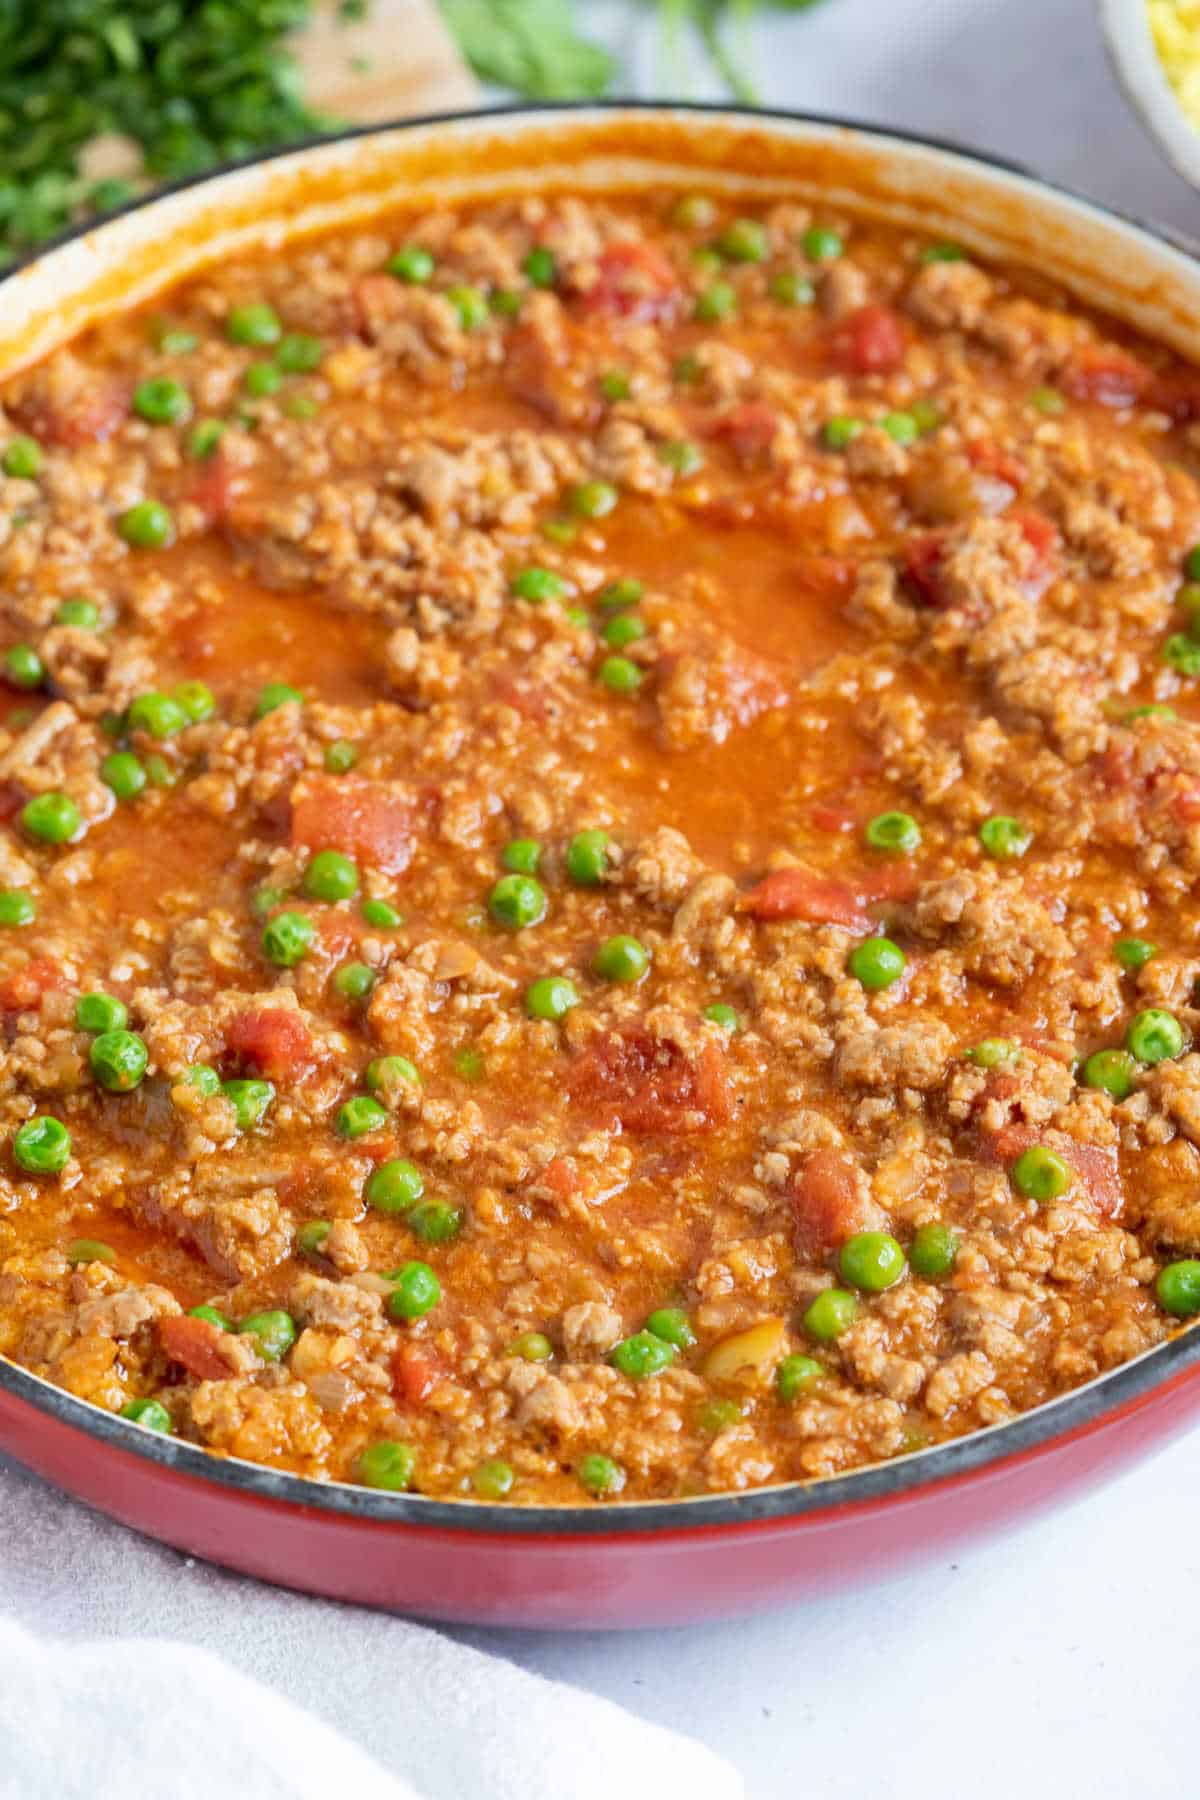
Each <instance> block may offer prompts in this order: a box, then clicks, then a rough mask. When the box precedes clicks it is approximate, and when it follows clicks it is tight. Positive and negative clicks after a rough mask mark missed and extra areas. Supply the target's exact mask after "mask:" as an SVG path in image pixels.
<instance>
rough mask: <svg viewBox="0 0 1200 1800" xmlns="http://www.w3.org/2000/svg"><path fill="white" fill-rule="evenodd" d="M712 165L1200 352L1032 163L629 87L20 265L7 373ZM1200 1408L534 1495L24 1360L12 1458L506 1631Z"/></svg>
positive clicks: (916, 1533)
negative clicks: (369, 260)
mask: <svg viewBox="0 0 1200 1800" xmlns="http://www.w3.org/2000/svg"><path fill="white" fill-rule="evenodd" d="M700 182H702V183H703V185H704V186H705V188H706V189H708V190H710V191H713V192H717V191H721V192H724V193H728V194H738V195H744V196H745V197H746V198H747V199H772V198H778V197H781V196H785V195H787V196H792V197H797V198H800V199H808V198H815V197H819V196H823V197H825V198H826V199H827V200H830V201H832V202H833V203H835V204H836V205H838V206H839V207H841V206H851V207H855V208H857V209H858V210H860V211H862V212H864V213H866V214H868V215H870V216H873V217H875V218H879V219H883V220H887V221H891V222H893V223H899V224H908V225H913V226H919V227H920V229H921V231H922V232H923V233H924V234H925V235H945V236H948V237H953V238H954V239H956V240H958V241H960V242H963V243H965V244H967V245H969V246H971V247H972V248H975V249H976V250H978V251H979V252H980V253H982V254H985V255H988V256H990V257H992V258H999V259H1001V260H1011V261H1016V262H1022V263H1025V264H1027V265H1032V266H1034V267H1036V268H1038V269H1041V270H1043V271H1045V272H1046V273H1047V274H1048V275H1050V276H1052V277H1054V278H1055V279H1057V280H1059V281H1061V282H1063V283H1064V284H1065V285H1066V286H1067V287H1068V288H1069V289H1071V290H1072V291H1073V292H1074V293H1075V294H1076V295H1077V296H1078V297H1079V298H1080V299H1082V300H1084V301H1086V302H1088V303H1089V304H1091V305H1094V306H1099V307H1101V308H1103V309H1104V310H1106V311H1108V312H1110V313H1112V314H1114V315H1116V316H1117V317H1119V318H1122V319H1124V320H1125V321H1126V322H1127V323H1129V324H1130V325H1131V326H1133V327H1135V328H1136V329H1137V330H1139V331H1142V332H1145V333H1147V334H1149V335H1151V336H1156V337H1159V338H1161V339H1163V340H1165V341H1166V342H1168V343H1170V344H1171V345H1172V346H1173V347H1174V348H1175V349H1177V350H1179V351H1181V352H1182V353H1183V354H1185V355H1186V354H1188V352H1189V350H1190V348H1191V347H1192V346H1194V345H1195V344H1196V343H1198V342H1200V265H1197V263H1196V262H1194V261H1193V260H1192V258H1191V257H1190V256H1189V255H1188V254H1187V253H1186V252H1184V251H1183V250H1181V249H1180V248H1179V247H1177V246H1176V245H1173V244H1171V243H1168V242H1166V241H1165V240H1164V239H1163V238H1162V237H1161V236H1158V235H1156V234H1155V233H1154V232H1152V231H1151V230H1149V229H1147V228H1146V227H1144V226H1141V225H1137V224H1135V223H1132V222H1130V221H1127V220H1124V219H1120V218H1118V217H1116V216H1114V215H1113V214H1111V213H1108V212H1105V211H1103V210H1102V209H1101V208H1098V207H1096V206H1093V205H1090V204H1088V203H1086V202H1084V201H1082V200H1079V199H1077V198H1075V197H1074V196H1072V195H1069V194H1065V193H1063V192H1061V191H1060V190H1058V189H1056V188H1053V187H1050V186H1048V185H1046V184H1044V183H1041V182H1038V181H1036V180H1034V179H1033V178H1031V177H1030V176H1028V175H1026V174H1024V173H1022V172H1021V171H1019V170H1016V169H1013V168H1010V167H1008V166H1006V165H1002V164H997V163H994V162H988V161H985V160H983V159H980V158H977V157H973V156H969V155H966V154H964V153H962V152H961V151H957V150H954V149H950V148H947V147H945V146H943V145H939V144H933V143H928V142H924V141H921V140H918V139H914V138H907V137H901V136H897V135H895V134H885V133H882V132H875V131H870V130H867V129H865V128H862V127H859V126H854V125H849V124H844V123H841V122H837V121H832V120H824V119H800V118H794V117H790V116H785V115H778V114H762V113H750V112H739V111H737V110H724V109H721V110H715V109H708V108H695V107H686V108H685V107H666V106H649V107H636V106H629V105H624V104H623V105H620V106H616V107H611V108H605V107H600V108H592V107H589V108H586V109H565V110H558V109H552V108H538V109H522V110H515V111H510V112H503V113H485V114H470V115H464V116H459V117H451V118H439V119H426V120H418V121H415V122H412V123H406V124H403V125H399V126H392V127H386V128H382V129H375V128H372V129H370V130H367V131H363V132H357V133H350V134H347V135H346V136H343V137H340V138H337V139H333V140H330V141H326V142H322V143H320V144H317V145H312V146H309V147H306V148H302V149H300V150H296V151H291V152H288V153H286V154H284V155H280V156H274V157H267V158H264V159H262V160H261V161H258V162H255V163H252V164H248V165H244V166H239V167H238V168H235V169H230V170H227V171H225V172H223V173H219V174H216V175H212V176H209V177H206V178H205V179H203V180H201V181H197V182H192V183H188V184H185V185H183V186H181V187H178V188H175V189H172V190H169V191H168V192H166V193H164V194H162V195H159V196H157V197H155V198H153V199H150V200H148V201H145V202H143V203H142V204H140V205H137V206H134V207H132V208H130V209H129V210H127V211H126V212H123V213H121V214H119V215H118V216H117V217H115V218H113V219H112V220H110V221H109V222H107V223H106V224H104V225H101V226H98V227H96V228H94V229H90V230H87V231H84V232H79V233H76V234H75V235H73V236H72V237H70V238H68V239H67V240H66V241H65V242H63V243H60V244H58V245H57V246H55V247H54V248H52V249H50V250H48V251H46V252H45V254H43V255H41V256H39V257H38V258H37V259H36V260H35V261H33V262H32V263H30V264H28V265H26V266H25V267H23V268H21V269H19V270H17V271H16V272H14V273H13V274H12V275H10V276H8V277H7V279H5V280H4V282H3V283H2V284H0V295H2V298H3V305H2V306H0V377H3V376H4V375H7V374H9V373H11V372H12V371H13V370H15V369H17V368H19V367H21V366H22V365H23V364H25V363H28V362H30V361H32V360H34V359H36V358H38V357H41V356H43V355H45V354H46V353H47V352H49V351H50V350H52V349H54V348H56V347H57V346H58V345H59V344H61V343H63V342H64V341H65V340H67V339H68V338H70V337H73V336H74V335H75V334H76V333H77V332H78V331H80V330H81V329H83V328H84V327H85V326H86V325H88V324H89V323H91V322H92V321H94V320H95V319H97V318H98V317H101V316H103V315H104V314H105V313H107V312H110V311H112V310H113V309H116V308H119V307H123V306H128V305H131V304H134V303H140V302H142V301H144V300H147V299H149V298H150V297H151V296H152V295H153V294H154V293H155V292H156V291H157V290H159V289H161V288H163V287H164V286H166V285H168V284H170V283H173V282H175V281H177V280H179V279H181V278H182V277H184V276H186V275H187V274H189V273H190V272H192V271H193V270H195V269H197V268H198V267H201V266H203V265H204V264H205V263H210V262H214V261H217V260H226V259H228V258H229V257H230V256H232V255H236V254H237V253H238V252H239V251H241V250H243V249H247V248H251V247H253V248H261V247H262V245H263V244H264V243H282V242H283V241H285V240H286V239H288V238H290V237H293V236H296V235H300V234H305V233H311V232H313V231H319V230H323V229H327V228H330V227H333V226H339V225H345V224H349V223H351V222H353V221H355V220H360V219H364V218H367V217H369V216H370V215H371V214H372V213H374V212H377V211H379V210H380V209H382V208H385V207H389V206H394V205H399V204H403V203H405V202H409V201H414V202H416V203H417V204H419V205H421V206H424V207H428V206H436V205H437V204H438V203H439V202H440V201H443V200H444V201H446V202H447V203H448V204H450V203H453V204H459V203H461V202H463V201H465V200H473V199H476V198H479V197H481V196H484V195H486V194H488V193H493V192H498V191H503V192H511V191H512V190H513V189H521V190H523V191H528V192H535V191H537V190H538V189H539V188H544V187H547V186H554V187H556V188H561V187H562V186H563V185H564V184H567V185H570V186H571V187H573V188H575V189H576V190H577V191H578V192H580V193H581V194H586V193H589V192H596V191H599V190H604V189H611V188H613V187H615V186H622V187H626V188H628V189H630V190H636V189H638V188H645V187H651V188H656V189H662V188H663V187H665V186H670V185H673V184H678V185H680V186H687V187H695V186H696V185H697V184H698V183H700ZM1198 1409H1200V1330H1198V1331H1186V1332H1183V1333H1181V1334H1179V1335H1177V1336H1176V1337H1175V1338H1173V1339H1171V1340H1170V1341H1168V1342H1166V1343H1163V1344H1160V1345H1159V1346H1157V1347H1156V1348H1155V1349H1153V1350H1150V1351H1147V1352H1146V1353H1145V1354H1144V1355H1142V1356H1140V1357H1138V1358H1136V1359H1135V1360H1134V1361H1133V1362H1130V1363H1128V1364H1126V1365H1125V1366H1124V1367H1122V1368H1120V1369H1116V1370H1113V1371H1111V1372H1110V1373H1108V1374H1105V1375H1103V1376H1101V1377H1099V1378H1098V1379H1096V1380H1094V1381H1091V1382H1089V1383H1087V1384H1086V1385H1085V1386H1083V1387H1080V1388H1078V1389H1076V1390H1074V1391H1073V1392H1071V1393H1069V1394H1065V1395H1064V1396H1062V1398H1060V1399H1058V1400H1055V1401H1053V1402H1051V1403H1049V1404H1048V1405H1045V1406H1042V1407H1039V1408H1038V1409H1037V1410H1036V1411H1034V1412H1031V1413H1028V1414H1026V1415H1024V1416H1023V1417H1020V1418H1017V1419H1013V1420H1011V1421H1009V1422H1008V1423H1006V1424H1003V1425H997V1426H993V1427H991V1428H990V1429H988V1430H986V1431H980V1432H977V1433H975V1434H974V1435H973V1436H970V1437H966V1438H963V1439H961V1440H959V1441H957V1442H954V1443H950V1444H945V1445H941V1446H939V1447H937V1448H934V1449H929V1450H923V1451H919V1452H917V1453H916V1454H913V1455H910V1456H906V1457H902V1458H899V1459H897V1460H896V1461H894V1462H889V1463H883V1464H879V1465H877V1466H876V1467H873V1468H869V1469H863V1470H859V1471H857V1472H855V1473H853V1474H848V1475H842V1476H837V1477H834V1478H832V1479H829V1480H825V1481H820V1482H812V1483H791V1484H786V1485H781V1486H777V1487H771V1488H765V1489H757V1490H754V1491H751V1492H747V1493H738V1494H727V1495H717V1496H712V1497H708V1498H700V1499H694V1500H674V1501H666V1502H652V1503H648V1504H634V1503H631V1504H627V1505H626V1504H598V1503H595V1502H592V1503H588V1504H586V1505H580V1506H573V1507H523V1506H511V1507H510V1506H497V1505H488V1504H485V1503H482V1502H478V1501H466V1500H464V1501H460V1502H446V1501H438V1500H427V1499H424V1498H422V1497H421V1496H420V1495H415V1494H401V1495H393V1494H386V1493H379V1492H375V1491H370V1490H367V1489H364V1488H357V1487H351V1486H339V1485H335V1484H332V1483H322V1482H315V1481H309V1480H305V1479H302V1478H300V1477H297V1476H293V1475H285V1474H280V1473H277V1472H275V1471H273V1470H270V1469H266V1468H261V1467H258V1466H256V1465H254V1464H250V1463H244V1462H238V1461H234V1460H229V1459H222V1458H219V1457H216V1456H212V1455H210V1454H208V1453H207V1452H205V1451H203V1450H200V1449H197V1448H196V1447H195V1446H194V1445H191V1444H187V1443H182V1442H180V1441H178V1440H175V1439H168V1438H162V1437H158V1436H156V1435H155V1434H153V1433H151V1432H148V1431H145V1430H143V1429H141V1428H140V1427H138V1426H136V1425H133V1424H130V1423H128V1422H126V1421H124V1420H122V1419H119V1418H115V1417H113V1416H111V1415H109V1414H108V1413H105V1412H102V1411H100V1410H98V1409H97V1408H95V1407H93V1406H90V1405H88V1404H87V1403H85V1402H83V1401H81V1400H77V1399H75V1398H74V1397H73V1396H71V1395H70V1394H67V1393H64V1392H62V1391H61V1390H59V1389H56V1388H54V1387H51V1386H50V1385H49V1384H48V1383H46V1382H44V1381H42V1380H40V1379H38V1378H37V1377H35V1376H32V1375H29V1374H27V1373H26V1372H25V1371H24V1370H23V1369H19V1368H17V1367H15V1366H13V1365H12V1364H10V1363H6V1362H4V1361H3V1360H0V1449H2V1450H4V1451H6V1452H8V1453H9V1454H11V1455H12V1456H14V1457H16V1458H17V1459H18V1460H19V1461H21V1462H23V1463H25V1464H27V1465H28V1466H29V1467H30V1468H31V1469H34V1470H36V1471H37V1472H38V1473H39V1474H40V1475H43V1476H45V1477H46V1478H47V1479H48V1480H50V1481H52V1482H54V1483H56V1484H57V1485H58V1486H59V1487H61V1488H64V1489H66V1490H67V1491H68V1492H70V1493H72V1494H75V1495H77V1496H78V1497H79V1498H80V1499H81V1500H84V1501H86V1502H88V1503H89V1504H90V1505H92V1506H95V1507H97V1508H99V1509H100V1510H101V1511H102V1512H105V1513H108V1514H110V1515H111V1516H112V1517H113V1518H115V1519H118V1520H120V1521H122V1522H123V1523H124V1524H126V1525H130V1526H132V1527H133V1528H134V1529H135V1530H137V1531H141V1532H144V1533H146V1534H147V1535H149V1536H151V1537H155V1538H159V1539H161V1540H162V1541H163V1542H164V1543H168V1544H173V1545H175V1546H176V1547H177V1548H179V1549H180V1550H184V1551H187V1552H189V1553H190V1554H192V1555H195V1556H202V1557H206V1558H208V1559H210V1560H211V1561H213V1562H217V1563H223V1564H225V1565H227V1566H228V1567H230V1568H234V1569H239V1570H242V1571H244V1572H245V1573H247V1574H250V1575H256V1576H259V1577H261V1578H262V1579H264V1580H267V1581H273V1582H278V1583H281V1584H283V1585H285V1586H287V1587H293V1588H301V1589H306V1590H308V1591H309V1592H312V1593H317V1594H327V1595H331V1596H333V1597H335V1598H338V1599H343V1600H354V1601H358V1602H361V1603H363V1604H366V1605H371V1606H384V1607H391V1608H395V1609H397V1610H401V1611H404V1612H409V1613H415V1614H420V1615H423V1616H426V1617H430V1618H441V1619H458V1620H471V1621H475V1622H478V1623H483V1624H488V1625H532V1626H592V1627H595V1626H615V1625H633V1624H659V1623H671V1622H681V1621H686V1620H691V1619H699V1618H704V1617H711V1616H720V1615H728V1614H733V1613H744V1612H748V1611H750V1610H752V1609H753V1608H755V1607H758V1606H765V1605H767V1604H769V1603H771V1602H777V1601H778V1602H782V1601H785V1600H787V1599H790V1598H795V1597H797V1596H800V1595H803V1594H804V1593H806V1592H812V1591H816V1590H820V1589H828V1588H830V1587H834V1586H836V1585H838V1584H839V1583H849V1582H855V1581H862V1580H864V1579H867V1578H869V1577H872V1576H874V1575H876V1574H879V1573H881V1572H883V1571H885V1570H889V1569H897V1568H901V1567H904V1566H907V1565H909V1564H911V1563H912V1562H914V1561H916V1560H918V1559H920V1558H921V1557H923V1556H925V1555H928V1554H931V1553H934V1552H936V1553H937V1554H939V1555H944V1554H945V1553H946V1552H947V1551H948V1550H949V1549H950V1547H951V1546H953V1545H954V1544H956V1543H958V1542H960V1541H961V1540H963V1539H965V1538H968V1537H972V1536H976V1535H978V1534H980V1533H983V1532H985V1531H989V1530H994V1529H997V1528H1000V1527H1002V1526H1004V1525H1005V1524H1007V1523H1009V1522H1013V1523H1015V1522H1017V1521H1022V1520H1024V1519H1026V1518H1027V1517H1028V1516H1029V1515H1030V1514H1031V1513H1033V1512H1035V1511H1037V1510H1039V1509H1042V1508H1045V1507H1048V1506H1051V1505H1057V1504H1059V1503H1060V1502H1064V1501H1066V1500H1068V1499H1069V1498H1071V1497H1072V1496H1073V1495H1076V1494H1078V1493H1080V1492H1081V1491H1082V1490H1083V1489H1085V1488H1086V1487H1089V1486H1091V1485H1094V1484H1095V1483H1097V1482H1099V1481H1101V1480H1103V1479H1106V1478H1107V1477H1109V1476H1111V1475H1115V1474H1116V1473H1117V1472H1118V1471H1120V1470H1121V1469H1123V1468H1124V1467H1125V1466H1126V1465H1127V1464H1129V1463H1131V1462H1132V1461H1134V1460H1135V1459H1136V1458H1138V1457H1140V1456H1144V1455H1146V1454H1147V1453H1148V1452H1149V1451H1150V1450H1152V1449H1153V1448H1154V1447H1156V1446H1157V1445H1160V1444H1162V1443H1164V1442H1165V1441H1166V1440H1167V1439H1168V1438H1169V1437H1170V1436H1172V1435H1173V1434H1174V1433H1176V1432H1178V1431H1180V1430H1181V1429H1183V1428H1184V1427H1185V1426H1186V1425H1187V1424H1188V1423H1189V1422H1190V1420H1191V1419H1192V1417H1193V1415H1194V1414H1195V1413H1196V1412H1197V1410H1198Z"/></svg>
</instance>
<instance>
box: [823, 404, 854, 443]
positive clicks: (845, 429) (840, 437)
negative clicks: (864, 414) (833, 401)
mask: <svg viewBox="0 0 1200 1800" xmlns="http://www.w3.org/2000/svg"><path fill="white" fill-rule="evenodd" d="M861 430H862V420H861V419H852V418H851V417H850V415H849V414H848V413H835V414H834V416H833V418H832V419H826V421H825V424H824V426H823V427H822V429H821V437H822V439H823V440H824V443H825V447H826V449H827V450H844V449H845V448H846V446H847V444H850V443H853V441H854V439H855V438H856V437H857V436H858V434H859V432H860V431H861Z"/></svg>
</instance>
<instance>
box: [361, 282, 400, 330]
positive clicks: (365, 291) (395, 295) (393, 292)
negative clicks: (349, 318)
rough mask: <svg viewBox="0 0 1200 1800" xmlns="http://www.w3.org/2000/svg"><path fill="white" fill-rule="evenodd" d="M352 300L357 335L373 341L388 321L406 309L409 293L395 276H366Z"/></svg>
mask: <svg viewBox="0 0 1200 1800" xmlns="http://www.w3.org/2000/svg"><path fill="white" fill-rule="evenodd" d="M352 300H353V308H354V329H355V331H357V332H358V334H359V336H360V337H365V338H367V339H368V340H369V341H373V340H374V339H375V338H376V337H377V336H378V334H379V332H380V330H381V329H382V328H383V326H385V325H386V324H387V322H388V320H389V319H393V318H395V316H396V314H397V313H398V312H400V311H401V310H402V309H403V307H404V303H405V290H404V287H403V285H402V284H401V283H400V282H399V281H397V280H396V278H395V276H394V275H386V274H383V273H378V274H375V275H363V276H362V277H361V278H360V279H359V280H358V281H356V282H355V284H354V288H353V292H352Z"/></svg>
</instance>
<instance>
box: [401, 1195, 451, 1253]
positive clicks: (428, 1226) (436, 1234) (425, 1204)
mask: <svg viewBox="0 0 1200 1800" xmlns="http://www.w3.org/2000/svg"><path fill="white" fill-rule="evenodd" d="M404 1222H405V1224H406V1225H407V1226H408V1229H409V1230H410V1231H411V1232H412V1234H413V1236H414V1237H419V1238H420V1239H421V1241H422V1243H425V1244H448V1243H449V1242H450V1241H451V1239H452V1238H456V1237H457V1236H458V1234H459V1232H460V1231H461V1230H462V1225H463V1215H462V1210H461V1208H459V1207H457V1206H450V1205H449V1204H448V1203H447V1202H446V1201H445V1200H422V1201H421V1203H420V1205H419V1206H414V1207H413V1209H412V1211H411V1212H410V1213H409V1214H408V1216H407V1217H406V1219H405V1221H404Z"/></svg>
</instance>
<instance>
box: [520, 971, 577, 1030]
mask: <svg viewBox="0 0 1200 1800" xmlns="http://www.w3.org/2000/svg"><path fill="white" fill-rule="evenodd" d="M578 1005H579V994H578V992H577V991H576V988H575V983H574V982H573V981H568V979H567V977H566V976H565V975H541V976H539V977H538V979H537V980H536V981H532V982H530V984H529V986H528V987H527V988H526V989H525V1011H526V1012H527V1013H528V1014H529V1017H530V1018H531V1019H549V1020H552V1021H554V1020H558V1019H562V1018H565V1017H566V1015H567V1014H568V1013H569V1012H570V1010H571V1008H572V1007H573V1006H578Z"/></svg>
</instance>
